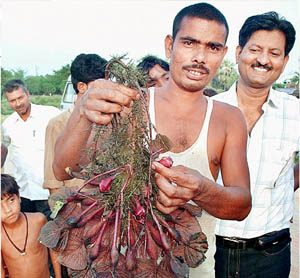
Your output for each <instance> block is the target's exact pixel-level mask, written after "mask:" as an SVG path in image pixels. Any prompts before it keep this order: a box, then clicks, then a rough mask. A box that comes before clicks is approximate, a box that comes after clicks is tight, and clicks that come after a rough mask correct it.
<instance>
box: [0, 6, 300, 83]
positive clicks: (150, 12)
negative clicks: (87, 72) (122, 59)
mask: <svg viewBox="0 0 300 278" xmlns="http://www.w3.org/2000/svg"><path fill="white" fill-rule="evenodd" d="M197 2H199V1H187V0H177V1H171V0H149V1H148V0H139V1H138V0H135V1H129V0H123V1H113V0H110V1H108V0H107V1H106V0H98V1H95V0H94V1H92V0H85V1H79V0H52V1H49V0H35V1H27V0H2V3H1V10H2V14H1V18H0V20H1V26H2V27H1V29H2V30H1V64H2V67H3V68H5V69H9V70H18V69H22V70H25V72H26V75H45V74H51V73H53V71H54V70H58V69H60V68H61V67H62V66H64V65H66V64H70V63H71V62H72V60H73V59H74V58H75V57H76V56H77V55H78V54H80V53H97V54H99V55H101V56H102V57H104V58H106V59H109V58H110V57H111V56H112V55H119V54H127V55H128V57H129V58H130V59H133V60H134V61H138V60H139V59H141V58H142V57H143V56H145V55H147V54H153V55H157V56H158V57H160V58H165V53H164V38H165V36H166V35H167V34H170V33H171V30H172V22H173V19H174V17H175V15H176V14H177V13H178V12H179V11H180V10H181V9H182V8H183V7H185V6H188V5H190V4H194V3H197ZM206 2H208V3H210V4H212V5H214V6H215V7H217V8H218V9H219V10H220V11H221V12H222V13H223V14H224V15H225V17H226V18H227V21H228V24H229V28H230V32H229V37H228V42H227V45H228V48H229V50H228V53H227V55H226V56H225V58H226V59H229V60H230V61H232V62H235V58H234V53H235V47H236V45H237V42H238V32H239V29H240V27H241V26H242V24H243V22H244V21H245V19H246V18H247V17H249V16H251V15H254V14H258V13H263V12H267V11H271V10H273V11H277V12H278V13H279V14H280V15H282V16H284V17H285V18H286V19H287V20H289V21H290V22H291V23H292V24H293V25H294V27H295V28H296V31H297V33H298V34H300V29H299V25H300V24H299V14H300V13H299V11H300V10H299V9H300V3H299V2H300V0H260V1H254V0H239V1H237V0H208V1H206ZM299 41H300V39H299V38H297V39H296V44H295V46H294V49H293V50H292V51H291V53H290V60H289V62H288V65H287V67H286V69H285V71H284V73H283V74H282V76H281V79H284V78H285V77H288V76H289V75H291V74H293V73H294V72H295V71H299V53H298V52H299V49H300V48H299V46H300V42H299Z"/></svg>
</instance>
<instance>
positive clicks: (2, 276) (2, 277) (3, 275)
mask: <svg viewBox="0 0 300 278" xmlns="http://www.w3.org/2000/svg"><path fill="white" fill-rule="evenodd" d="M1 278H5V269H4V263H3V257H2V252H1Z"/></svg>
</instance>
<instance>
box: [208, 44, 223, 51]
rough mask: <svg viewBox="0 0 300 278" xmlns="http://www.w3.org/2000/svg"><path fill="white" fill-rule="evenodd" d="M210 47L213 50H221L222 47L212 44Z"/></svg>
mask: <svg viewBox="0 0 300 278" xmlns="http://www.w3.org/2000/svg"><path fill="white" fill-rule="evenodd" d="M210 49H211V50H212V51H220V49H221V48H220V47H219V46H216V45H211V46H210Z"/></svg>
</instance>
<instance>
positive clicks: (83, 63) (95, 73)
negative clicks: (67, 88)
mask: <svg viewBox="0 0 300 278" xmlns="http://www.w3.org/2000/svg"><path fill="white" fill-rule="evenodd" d="M106 64H107V61H106V60H105V59H104V58H102V57H100V56H99V55H97V54H83V53H82V54H80V55H78V56H77V57H76V58H75V59H74V61H73V62H72V64H71V68H70V71H71V82H72V84H73V88H74V90H75V92H76V93H78V89H77V84H78V82H83V83H85V84H88V83H89V82H91V81H94V80H96V79H99V78H104V77H105V67H106Z"/></svg>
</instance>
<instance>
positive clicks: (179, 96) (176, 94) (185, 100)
mask: <svg viewBox="0 0 300 278" xmlns="http://www.w3.org/2000/svg"><path fill="white" fill-rule="evenodd" d="M162 91H163V94H162V95H163V96H165V97H166V99H168V100H169V101H170V102H172V103H180V104H181V106H184V105H191V104H196V103H197V102H198V101H199V100H202V99H204V98H203V93H202V90H199V91H195V92H190V91H186V90H184V89H182V88H180V87H178V86H177V85H176V84H175V83H173V82H169V83H168V84H167V85H166V86H164V87H162Z"/></svg>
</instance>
